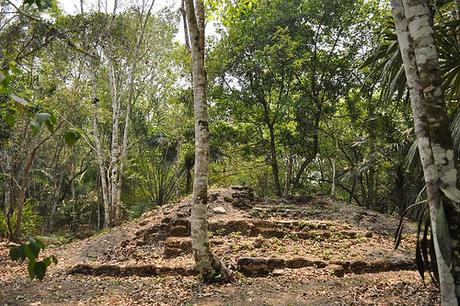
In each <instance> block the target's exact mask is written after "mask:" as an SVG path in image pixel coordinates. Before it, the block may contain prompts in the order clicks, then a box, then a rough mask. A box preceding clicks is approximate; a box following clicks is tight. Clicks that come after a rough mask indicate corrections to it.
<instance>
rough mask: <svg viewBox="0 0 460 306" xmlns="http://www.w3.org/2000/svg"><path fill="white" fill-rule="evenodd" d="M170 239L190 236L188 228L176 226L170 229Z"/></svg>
mask: <svg viewBox="0 0 460 306" xmlns="http://www.w3.org/2000/svg"><path fill="white" fill-rule="evenodd" d="M169 235H170V236H171V237H187V236H190V226H184V225H176V226H173V227H171V229H170V231H169Z"/></svg>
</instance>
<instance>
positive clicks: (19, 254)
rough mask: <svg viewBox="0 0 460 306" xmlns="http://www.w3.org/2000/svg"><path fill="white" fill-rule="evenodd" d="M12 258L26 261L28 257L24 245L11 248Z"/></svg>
mask: <svg viewBox="0 0 460 306" xmlns="http://www.w3.org/2000/svg"><path fill="white" fill-rule="evenodd" d="M10 258H11V260H13V261H18V260H21V261H24V260H25V259H26V254H25V251H24V245H20V246H17V247H13V248H11V249H10Z"/></svg>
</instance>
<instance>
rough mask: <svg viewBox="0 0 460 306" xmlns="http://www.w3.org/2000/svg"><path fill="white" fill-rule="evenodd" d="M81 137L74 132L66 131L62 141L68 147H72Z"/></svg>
mask: <svg viewBox="0 0 460 306" xmlns="http://www.w3.org/2000/svg"><path fill="white" fill-rule="evenodd" d="M80 137H81V135H80V133H78V132H77V131H75V130H67V131H66V132H65V133H64V140H65V142H66V143H67V144H68V145H69V146H73V145H74V144H75V143H76V142H77V141H78V139H80Z"/></svg>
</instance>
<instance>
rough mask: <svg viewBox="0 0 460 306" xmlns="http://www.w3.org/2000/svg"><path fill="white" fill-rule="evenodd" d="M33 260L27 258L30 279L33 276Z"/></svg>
mask: <svg viewBox="0 0 460 306" xmlns="http://www.w3.org/2000/svg"><path fill="white" fill-rule="evenodd" d="M35 264H36V262H35V260H29V264H28V265H27V271H29V277H30V278H31V279H34V278H35Z"/></svg>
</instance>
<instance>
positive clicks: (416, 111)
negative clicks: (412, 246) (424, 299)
mask: <svg viewBox="0 0 460 306" xmlns="http://www.w3.org/2000/svg"><path fill="white" fill-rule="evenodd" d="M415 2H417V3H415ZM414 4H415V5H414ZM391 6H392V12H393V17H394V19H395V24H396V33H397V36H398V42H399V47H400V51H401V55H402V59H403V64H404V69H405V73H406V79H407V85H408V87H409V94H410V97H411V104H412V112H413V116H414V126H415V133H416V136H417V143H418V149H419V154H420V159H421V162H422V167H423V172H424V176H425V183H426V190H427V197H428V203H429V205H430V217H431V227H432V230H433V242H434V246H435V251H436V259H437V263H438V271H439V278H440V285H441V295H442V302H443V305H457V297H456V294H455V283H454V277H453V274H452V273H451V263H450V262H449V261H450V259H448V258H445V257H444V256H443V254H449V255H450V254H451V250H450V247H451V246H450V244H449V243H447V244H446V243H442V241H446V240H447V241H449V237H445V236H446V234H447V236H449V235H448V233H446V231H445V230H443V227H444V226H445V224H446V216H445V212H444V207H443V205H442V203H441V193H440V189H439V183H440V182H441V183H442V179H441V177H440V176H442V175H443V174H442V173H443V169H442V166H441V165H436V164H437V162H436V160H437V157H436V155H440V153H441V152H439V153H436V151H440V150H439V149H437V147H438V146H439V144H436V142H437V140H436V136H437V135H436V133H432V131H431V130H432V129H433V127H432V124H433V123H434V122H436V119H434V118H431V120H430V118H429V117H432V116H433V115H436V114H439V110H435V113H434V114H433V113H431V114H430V112H431V111H433V109H432V107H430V106H429V104H430V103H432V102H430V100H432V98H430V92H429V90H424V88H426V84H423V82H422V80H423V78H424V77H427V76H428V75H427V73H426V72H425V73H422V72H421V71H419V70H420V68H421V69H422V70H424V69H426V68H430V70H431V71H430V73H432V72H433V70H432V69H433V64H434V63H431V65H430V64H429V60H428V59H427V58H426V53H427V52H428V53H430V51H431V52H434V53H436V48H435V47H434V41H432V39H430V38H429V37H427V35H428V36H431V35H432V29H431V26H430V21H429V20H430V19H429V18H430V17H429V13H428V14H427V11H425V9H424V8H425V7H426V2H425V3H424V1H404V6H403V3H402V2H401V0H391ZM426 9H428V7H426ZM414 17H419V18H416V19H417V20H415V18H414ZM420 17H422V18H420ZM414 21H415V22H414ZM420 26H422V27H420ZM411 34H412V37H416V38H417V39H415V40H414V41H413V42H412V37H411ZM420 38H423V40H427V41H429V42H430V41H431V46H430V47H428V46H427V45H424V44H425V42H424V41H420ZM427 47H428V48H427ZM417 53H419V54H418V56H417ZM421 53H424V54H421ZM420 64H422V65H420ZM427 64H428V65H429V66H427V67H425V66H426V65H427ZM417 65H419V66H417ZM430 66H431V67H430ZM428 82H430V83H431V81H430V80H428ZM424 85H425V86H424ZM436 90H437V91H439V90H440V88H439V87H438V88H436ZM441 92H442V90H441ZM443 110H444V112H445V107H443ZM446 117H447V116H446V115H443V116H442V117H441V118H439V119H445V120H446V121H445V122H444V124H442V123H441V125H446V124H447V122H448V121H447V118H446ZM433 119H434V120H433ZM439 119H437V120H439ZM439 123H440V122H439V121H438V122H436V124H439ZM435 130H436V128H435ZM449 135H450V134H449V131H448V130H447V133H446V134H445V135H444V136H443V138H445V137H450V136H449ZM433 136H434V137H433ZM444 153H445V152H444ZM452 155H453V154H452ZM438 158H439V157H438ZM446 161H447V160H446ZM451 164H453V162H452V163H451ZM440 166H441V167H440ZM440 170H441V171H440ZM451 170H452V169H451ZM453 175H454V179H453V181H454V182H452V179H451V180H449V181H450V183H453V184H454V186H455V184H456V171H455V173H454V174H453ZM440 179H441V180H440Z"/></svg>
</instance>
